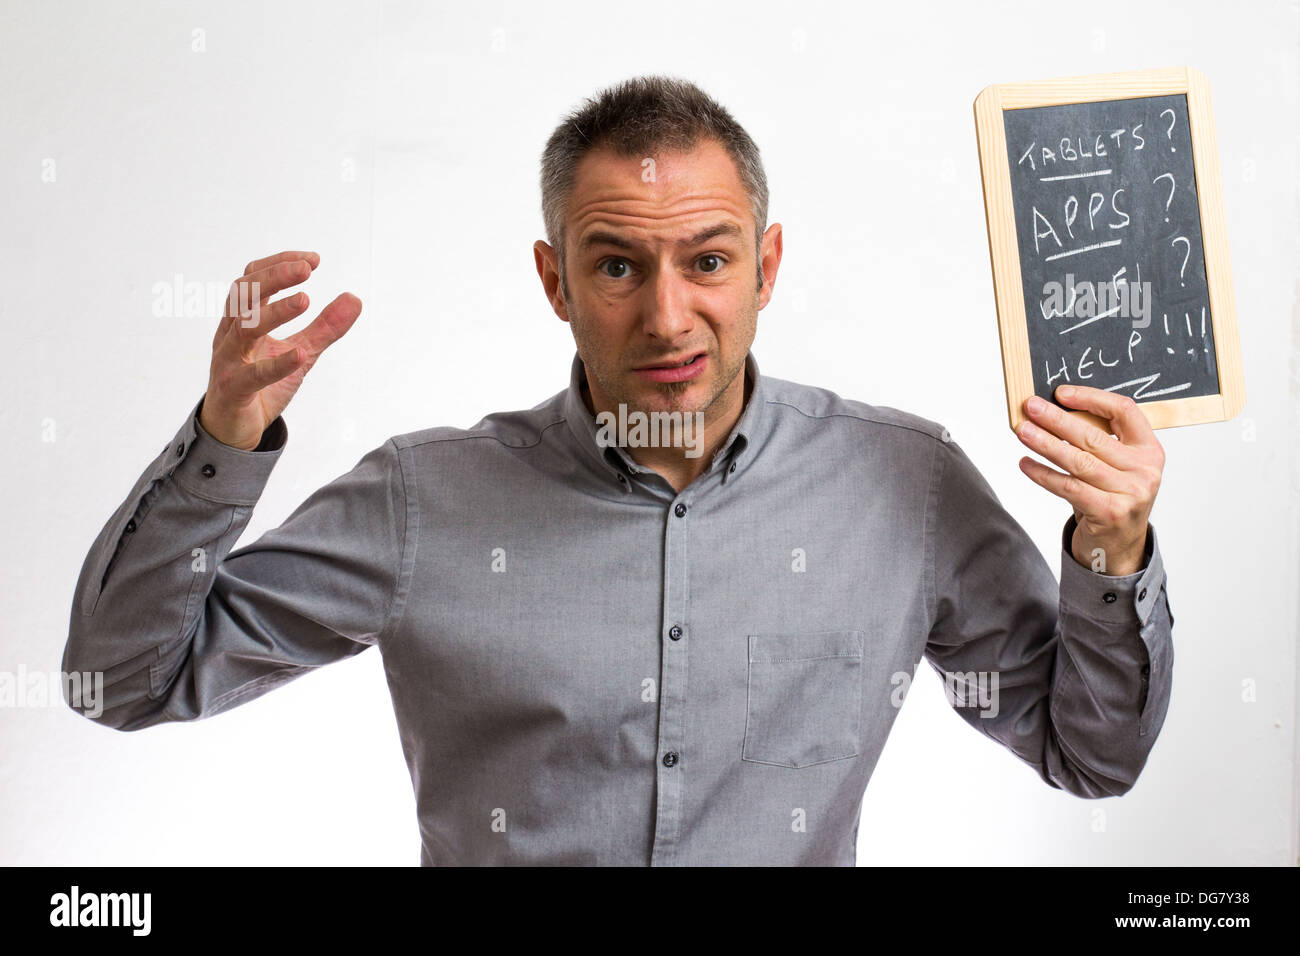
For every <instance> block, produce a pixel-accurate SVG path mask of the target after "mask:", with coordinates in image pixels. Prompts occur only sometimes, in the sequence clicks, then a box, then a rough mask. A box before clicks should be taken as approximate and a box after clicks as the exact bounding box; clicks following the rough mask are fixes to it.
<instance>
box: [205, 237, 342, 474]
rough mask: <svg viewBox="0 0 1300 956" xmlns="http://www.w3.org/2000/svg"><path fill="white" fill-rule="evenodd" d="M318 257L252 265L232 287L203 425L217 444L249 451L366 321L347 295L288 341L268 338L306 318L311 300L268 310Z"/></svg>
mask: <svg viewBox="0 0 1300 956" xmlns="http://www.w3.org/2000/svg"><path fill="white" fill-rule="evenodd" d="M318 265H320V256H319V255H317V254H316V253H314V252H281V253H277V254H276V255H273V256H268V257H267V258H265V259H258V260H256V261H254V262H250V263H249V264H248V266H247V267H246V268H245V269H244V274H243V275H242V276H240V277H239V278H238V279H236V280H235V281H234V283H232V284H231V287H230V295H229V297H228V298H227V301H226V311H225V315H223V316H222V318H221V324H220V325H218V326H217V333H216V335H214V336H213V338H212V370H211V373H210V374H209V376H208V391H207V394H206V395H205V396H204V399H203V410H202V411H201V412H200V413H199V424H200V425H202V426H203V428H204V430H206V431H207V433H208V434H209V435H211V436H212V437H213V438H215V439H217V440H218V441H220V442H222V443H224V444H227V445H231V446H233V447H235V448H242V449H244V450H245V451H252V450H253V449H255V448H256V447H257V446H258V444H259V443H260V442H261V440H262V433H263V432H264V431H265V430H266V429H267V427H268V426H269V425H270V424H271V423H272V422H273V421H275V420H276V418H277V417H279V415H280V413H281V412H283V411H284V409H285V407H286V406H287V405H288V404H289V400H290V399H291V398H293V396H294V394H295V393H296V392H297V391H298V386H299V385H301V384H302V380H303V376H305V375H306V374H307V371H308V369H310V368H311V367H312V366H313V365H315V364H316V360H317V359H318V358H320V355H321V353H322V352H324V351H325V349H327V348H328V347H329V346H330V345H332V344H333V343H334V342H335V341H337V340H338V339H339V338H341V337H342V336H343V334H344V333H345V332H347V330H348V329H350V328H352V323H353V322H355V321H356V320H357V316H359V315H360V314H361V300H360V299H358V298H357V297H356V296H355V295H353V294H352V293H350V292H344V293H343V294H342V295H340V296H339V297H338V298H337V299H335V300H334V301H333V302H331V303H330V304H329V305H327V306H325V308H324V309H322V310H321V313H320V315H318V316H317V317H316V320H315V321H314V322H312V323H311V325H309V326H307V327H306V328H305V329H303V330H302V331H301V332H296V333H294V334H293V335H291V336H289V337H288V338H286V339H273V338H271V336H270V335H268V334H267V333H268V332H270V331H271V329H274V328H276V327H277V326H280V325H283V324H284V323H286V322H289V321H291V320H292V319H295V318H297V317H298V316H300V315H302V313H303V312H305V311H306V310H307V306H308V304H309V300H308V298H307V293H305V292H298V293H296V294H295V295H291V296H288V297H286V298H283V299H279V300H278V301H276V302H270V301H269V300H270V298H271V296H273V295H275V294H276V293H278V292H281V291H283V290H285V289H288V288H290V287H291V286H295V285H298V284H299V283H300V282H304V281H306V279H307V277H308V276H310V275H311V274H312V271H313V270H314V269H315V268H316V266H318Z"/></svg>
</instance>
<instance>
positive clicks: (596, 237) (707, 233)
mask: <svg viewBox="0 0 1300 956" xmlns="http://www.w3.org/2000/svg"><path fill="white" fill-rule="evenodd" d="M719 236H727V237H730V238H733V239H742V238H744V233H743V232H742V231H741V229H740V227H739V226H738V225H736V224H735V223H734V222H719V223H714V224H713V225H712V226H705V227H704V228H703V229H701V230H700V231H699V232H697V233H695V235H693V236H690V237H689V238H687V239H679V240H678V241H677V245H679V246H698V245H699V244H700V243H703V242H708V241H709V240H710V239H716V238H718V237H719ZM602 245H603V246H613V247H615V248H616V249H635V248H637V245H638V244H637V243H635V242H633V241H632V240H630V239H627V238H625V237H623V236H621V235H619V234H618V233H616V232H608V231H606V230H603V229H598V230H596V231H595V232H589V233H587V235H586V236H584V237H583V239H582V243H581V244H580V246H579V248H580V249H581V250H582V251H584V252H585V251H586V250H587V249H590V248H591V247H592V246H602Z"/></svg>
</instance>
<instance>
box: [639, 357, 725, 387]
mask: <svg viewBox="0 0 1300 956" xmlns="http://www.w3.org/2000/svg"><path fill="white" fill-rule="evenodd" d="M708 363H709V353H708V352H696V353H694V354H693V355H687V356H683V357H681V358H678V359H671V360H669V361H666V362H657V363H656V364H654V365H643V366H641V367H640V368H634V369H633V370H632V371H633V372H634V373H636V374H637V375H639V376H640V377H641V378H642V379H645V380H647V381H651V382H659V383H668V382H687V381H691V380H692V379H696V378H699V377H700V376H701V375H703V374H704V369H705V366H707V365H708Z"/></svg>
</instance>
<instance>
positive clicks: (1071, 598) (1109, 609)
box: [1061, 515, 1165, 626]
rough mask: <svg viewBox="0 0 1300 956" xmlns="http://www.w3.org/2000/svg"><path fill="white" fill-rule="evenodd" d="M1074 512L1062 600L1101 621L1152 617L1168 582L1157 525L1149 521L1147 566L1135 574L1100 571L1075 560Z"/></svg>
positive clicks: (1066, 538)
mask: <svg viewBox="0 0 1300 956" xmlns="http://www.w3.org/2000/svg"><path fill="white" fill-rule="evenodd" d="M1075 524H1076V522H1075V519H1074V515H1070V517H1069V520H1067V521H1066V522H1065V528H1064V530H1063V532H1062V534H1061V602H1062V603H1063V604H1068V605H1069V606H1070V607H1071V609H1073V610H1075V611H1077V612H1078V613H1080V614H1082V615H1084V616H1085V617H1089V618H1092V619H1093V620H1098V621H1112V622H1115V623H1117V624H1118V623H1132V622H1134V621H1137V622H1139V623H1140V624H1142V625H1143V626H1145V625H1146V623H1147V621H1149V620H1150V618H1151V614H1152V611H1153V610H1154V609H1155V605H1156V601H1157V600H1158V599H1159V597H1160V586H1161V584H1163V583H1164V577H1165V565H1164V559H1163V558H1162V557H1161V556H1160V545H1159V543H1158V541H1157V540H1156V528H1155V525H1154V524H1152V523H1151V522H1150V521H1148V522H1147V542H1146V549H1145V550H1144V552H1143V566H1142V568H1141V569H1140V570H1138V571H1134V572H1133V573H1132V574H1123V575H1109V574H1099V573H1097V572H1096V571H1093V570H1091V569H1090V568H1085V567H1084V566H1083V565H1081V564H1080V563H1079V562H1078V561H1076V560H1074V555H1073V554H1072V553H1071V542H1072V541H1073V539H1074V528H1075Z"/></svg>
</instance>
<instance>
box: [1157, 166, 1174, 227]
mask: <svg viewBox="0 0 1300 956" xmlns="http://www.w3.org/2000/svg"><path fill="white" fill-rule="evenodd" d="M1166 176H1168V177H1169V198H1168V199H1166V200H1165V212H1166V213H1168V212H1169V204H1170V203H1171V202H1173V201H1174V190H1175V189H1177V188H1178V187H1177V186H1176V185H1175V184H1174V174H1173V173H1161V174H1160V175H1159V176H1157V177H1156V178H1155V179H1153V180H1151V185H1152V186H1154V185H1155V184H1156V183H1158V182H1160V180H1162V179H1164V178H1165V177H1166ZM1168 221H1169V216H1168V215H1166V216H1165V222H1168Z"/></svg>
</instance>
